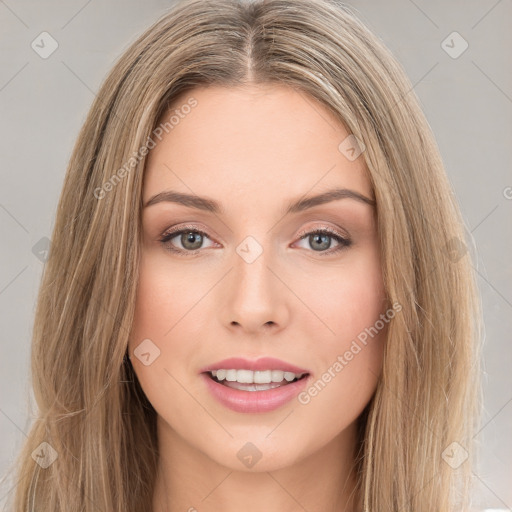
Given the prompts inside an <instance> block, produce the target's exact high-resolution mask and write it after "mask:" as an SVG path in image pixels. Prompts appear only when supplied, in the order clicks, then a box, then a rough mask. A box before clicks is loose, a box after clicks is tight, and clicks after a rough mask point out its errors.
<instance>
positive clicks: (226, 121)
mask: <svg viewBox="0 0 512 512" xmlns="http://www.w3.org/2000/svg"><path fill="white" fill-rule="evenodd" d="M191 96H192V97H194V98H195V99H196V100H197V102H198V104H197V106H196V107H195V108H194V109H192V110H191V112H190V114H188V115H187V116H184V118H183V119H180V122H179V124H177V125H176V126H175V127H174V128H173V129H172V130H170V131H169V132H168V133H167V134H165V132H164V136H163V137H162V140H161V141H160V142H158V143H157V145H156V147H154V149H152V150H151V151H150V153H149V157H148V158H149V159H148V162H147V168H146V174H145V181H144V189H143V203H144V204H146V202H147V201H148V200H149V199H150V198H151V197H153V196H154V195H156V194H158V193H160V192H162V191H165V190H173V191H178V192H183V193H189V194H195V195H198V196H202V197H204V196H206V197H208V198H211V199H214V200H216V201H218V202H219V203H221V204H222V206H223V208H224V212H223V213H222V214H213V213H211V212H206V211H202V210H198V209H194V208H191V207H187V206H184V205H180V204H176V203H171V202H159V203H156V204H153V205H150V206H148V207H146V208H144V210H143V215H142V229H143V247H142V259H141V264H140V281H139V283H138V292H137V302H136V312H135V319H134V324H133V330H132V333H131V336H130V341H129V353H130V358H131V361H132V365H133V367H134V370H135V372H136V375H137V377H138V379H139V381H140V384H141V386H142V389H143V390H144V392H145V394H146V395H147V397H148V399H149V401H150V402H151V403H152V405H153V407H154V408H155V410H156V411H157V414H158V419H157V424H158V438H159V449H160V454H161V456H160V460H159V470H158V476H157V479H156V482H155V491H154V499H153V504H152V505H153V511H154V512H164V511H165V512H175V511H176V512H177V511H187V510H190V511H192V510H198V511H199V512H203V511H204V512H209V511H212V512H213V511H218V510H223V511H225V512H230V511H240V510H245V511H249V512H252V511H254V512H256V511H257V512H261V511H262V510H265V511H267V512H272V511H279V512H283V511H295V510H303V508H304V509H305V510H308V511H345V512H349V511H355V510H356V505H355V503H354V501H353V499H352V498H353V490H354V485H355V477H354V473H353V466H354V460H353V458H354V449H355V442H356V420H357V418H358V417H359V415H360V414H361V412H362V411H363V409H364V407H365V406H366V405H367V404H368V402H369V401H370V399H371V397H372V395H373V394H374V392H375V389H376V384H377V379H378V376H379V374H380V372H381V369H382V358H383V349H384V344H385V334H386V328H384V329H382V330H381V331H380V332H379V334H378V335H376V336H374V337H373V338H371V339H370V341H369V342H368V344H367V345H366V346H364V348H362V350H361V351H360V352H358V353H357V355H355V356H354V357H353V359H352V360H351V361H349V362H348V363H347V365H346V366H345V367H344V368H343V370H342V371H339V372H338V373H335V377H334V378H332V379H331V381H330V382H329V383H328V384H327V385H326V386H325V387H324V388H323V389H322V390H321V391H320V392H319V393H318V394H317V396H315V397H313V398H312V399H311V401H310V402H309V403H307V404H301V403H299V401H298V400H297V399H293V400H292V401H290V402H288V403H287V404H285V405H283V406H281V407H280V408H278V409H276V410H274V411H271V412H265V413H251V414H247V413H240V412H235V411H232V410H230V409H228V408H226V407H225V406H223V405H222V404H220V403H219V402H217V401H216V399H215V398H214V397H213V396H211V394H210V393H209V391H208V389H207V387H206V386H205V383H204V382H203V379H202V378H200V375H199V373H200V369H201V368H202V367H204V366H206V365H208V364H212V363H214V362H217V361H220V360H221V359H224V358H227V357H235V356H239V357H245V358H247V359H253V360H254V359H258V358H259V357H262V356H271V357H276V358H278V359H282V360H284V361H287V362H289V363H291V364H295V365H296V366H299V367H301V368H305V369H308V371H309V372H310V374H311V377H310V378H311V382H312V383H313V382H315V381H317V379H319V378H320V377H321V376H322V374H323V373H324V372H326V371H327V370H328V368H329V367H331V368H332V366H333V364H334V363H335V361H336V360H337V357H338V356H339V355H343V354H344V353H345V352H346V351H347V350H348V349H349V347H350V345H351V343H352V342H353V340H354V339H356V337H357V336H358V335H359V334H360V333H361V332H362V331H364V330H365V328H368V327H370V326H373V325H374V324H375V322H376V320H378V319H379V315H381V314H382V313H385V311H386V309H387V308H386V302H385V290H384V286H383V280H382V274H381V262H380V248H379V243H378V236H377V229H376V218H375V208H374V207H372V206H371V205H368V204H365V203H363V202H360V201H357V200H354V199H351V198H345V199H341V200H335V201H331V202H329V203H326V204H322V205H317V206H315V207H313V208H311V209H308V210H305V211H303V212H300V213H294V214H290V215H288V216H283V212H284V209H285V207H286V206H287V205H288V204H289V202H291V201H293V200H297V199H300V198H302V197H303V196H305V195H307V196H308V197H309V196H312V195H316V194H319V193H321V192H324V191H326V190H329V189H331V188H336V187H340V188H348V189H351V190H354V191H357V192H359V193H360V194H363V195H364V196H366V197H368V198H370V199H373V192H372V188H371V185H370V181H369V179H368V175H367V170H366V167H365V163H364V160H363V156H360V157H358V158H357V159H355V160H354V161H350V160H349V159H347V158H346V156H345V155H344V154H343V153H342V152H341V151H340V150H339V149H338V145H339V144H340V142H341V141H343V140H344V139H345V138H346V137H347V136H348V135H349V132H347V130H346V129H345V127H344V126H343V125H342V124H341V123H340V122H339V121H337V120H336V118H335V117H334V116H333V115H332V114H330V113H329V111H328V110H326V108H325V107H324V106H323V105H321V104H320V103H318V102H317V101H316V100H314V99H313V98H311V97H309V96H307V95H305V94H303V93H299V92H296V91H294V90H293V89H290V88H288V87H286V86H282V85H274V84H272V85H265V86H261V85H259V86H256V85H251V86H245V87H237V88H222V87H210V88H196V89H195V90H194V91H192V92H188V93H187V94H186V95H183V96H182V97H180V98H178V99H177V100H176V101H175V103H174V105H173V108H179V107H180V105H183V104H185V103H186V101H187V99H188V98H190V97H191ZM184 224H187V225H188V224H192V225H193V226H194V227H195V226H197V228H198V229H201V230H204V231H206V232H207V233H208V235H207V236H205V237H203V238H202V241H203V243H202V245H201V244H200V243H199V247H200V248H199V250H198V253H197V254H196V255H194V256H187V255H186V254H184V255H180V254H177V253H173V252H171V251H170V250H169V249H168V247H169V246H174V247H175V248H176V249H182V250H183V251H187V248H188V250H189V251H190V250H191V249H193V248H194V243H193V242H194V241H193V240H192V242H190V243H189V244H188V245H187V239H186V237H183V238H182V237H181V236H180V235H176V236H175V237H174V238H173V239H172V241H170V242H167V244H166V245H164V244H163V243H162V242H161V241H160V239H161V238H162V236H163V235H164V234H165V233H166V231H168V230H169V228H170V227H173V226H176V227H178V226H181V225H184ZM326 227H327V228H328V227H330V228H333V229H334V230H336V231H337V232H338V233H339V234H340V235H341V236H344V237H345V238H347V237H348V238H349V239H350V240H351V241H352V244H351V245H350V246H349V247H344V248H343V249H342V250H341V251H339V252H335V253H331V254H329V255H328V254H326V253H327V252H328V251H329V250H332V249H333V248H335V247H337V246H338V244H339V242H337V241H336V240H335V239H334V238H329V237H327V239H324V241H322V240H320V241H319V242H318V243H317V244H316V245H315V240H314V237H308V236H305V237H303V238H302V239H301V233H300V231H301V230H305V231H306V232H310V231H312V230H314V229H319V228H320V229H321V228H326ZM249 235H250V236H252V237H254V238H255V239H256V240H257V241H258V243H259V244H260V246H261V248H262V250H263V252H262V254H261V255H260V256H259V257H258V258H257V259H256V260H255V261H254V262H252V263H250V264H249V263H247V261H245V260H244V259H243V258H242V257H240V256H239V255H238V253H237V252H236V248H237V246H238V245H239V244H240V243H241V242H242V241H243V240H244V239H245V238H246V237H247V236H249ZM302 236H303V235H302ZM183 239H185V245H183V244H182V242H183ZM198 239H199V242H200V241H201V236H198ZM329 241H330V246H329ZM322 243H323V244H324V245H322ZM318 244H320V247H323V249H320V250H318V249H317V250H315V247H316V248H318V247H319V245H318ZM269 322H271V323H269ZM148 338H149V339H150V340H151V342H152V344H153V345H152V346H154V347H158V350H160V355H159V356H158V357H157V358H156V359H154V360H153V361H152V362H151V364H149V365H147V366H146V365H144V364H143V363H142V362H141V361H140V360H139V358H138V357H136V356H134V350H135V349H136V348H137V346H138V345H139V344H140V343H141V342H142V340H144V339H148ZM151 350H152V351H154V350H155V349H151ZM331 371H332V370H331ZM247 442H251V443H253V444H254V445H255V446H256V447H257V448H258V450H259V451H260V452H261V454H262V457H261V459H260V460H259V461H258V462H257V463H256V464H255V465H254V466H252V467H251V468H248V467H246V466H245V465H244V464H242V463H241V461H240V460H239V459H238V457H237V452H238V451H239V450H240V449H241V448H242V447H243V446H244V445H245V444H246V443H247Z"/></svg>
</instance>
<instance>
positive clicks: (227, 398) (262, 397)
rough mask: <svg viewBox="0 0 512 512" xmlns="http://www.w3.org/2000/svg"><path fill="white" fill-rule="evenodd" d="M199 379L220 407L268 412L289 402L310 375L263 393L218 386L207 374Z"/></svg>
mask: <svg viewBox="0 0 512 512" xmlns="http://www.w3.org/2000/svg"><path fill="white" fill-rule="evenodd" d="M201 377H202V378H203V379H204V380H205V381H206V385H207V386H208V389H209V391H210V393H211V394H212V395H213V396H214V398H216V399H217V400H218V401H219V402H220V403H221V404H222V405H224V406H226V407H227V408H228V409H231V410H232V411H236V412H248V413H251V412H269V411H273V410H275V409H278V408H279V407H281V406H282V405H284V404H286V403H288V402H290V401H291V400H292V399H293V398H294V397H296V396H297V395H298V394H299V393H300V391H301V390H302V389H303V388H304V387H305V386H306V382H307V380H308V379H309V377H310V375H307V376H305V377H303V378H302V379H300V380H297V381H295V382H292V383H290V384H285V385H284V386H280V387H278V388H273V389H266V390H264V391H242V390H240V389H233V388H230V387H228V386H224V384H219V383H218V382H216V381H215V380H213V379H212V378H211V377H209V375H208V374H207V373H202V374H201Z"/></svg>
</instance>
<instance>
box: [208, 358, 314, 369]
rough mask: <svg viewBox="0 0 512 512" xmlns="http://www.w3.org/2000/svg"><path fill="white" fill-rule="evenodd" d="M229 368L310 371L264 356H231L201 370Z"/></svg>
mask: <svg viewBox="0 0 512 512" xmlns="http://www.w3.org/2000/svg"><path fill="white" fill-rule="evenodd" d="M229 369H237V370H252V371H257V370H283V371H284V372H293V373H310V372H309V371H308V370H304V369H303V368H299V367H298V366H294V365H293V364H289V363H286V362H284V361H281V360H280V359H275V358H273V357H262V358H260V359H257V360H256V361H249V360H248V359H243V358H242V357H231V358H230V359H224V360H222V361H218V362H217V363H213V364H211V365H209V366H205V367H204V368H202V369H201V370H200V372H201V373H204V372H210V371H213V370H229Z"/></svg>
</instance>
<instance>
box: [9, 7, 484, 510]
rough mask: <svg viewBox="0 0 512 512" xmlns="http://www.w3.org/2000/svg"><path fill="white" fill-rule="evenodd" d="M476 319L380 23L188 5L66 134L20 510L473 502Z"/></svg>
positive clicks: (465, 260) (455, 238) (453, 219)
mask: <svg viewBox="0 0 512 512" xmlns="http://www.w3.org/2000/svg"><path fill="white" fill-rule="evenodd" d="M479 318H480V312H479V306H478V300H477V298H476V295H475V284H474V277H473V274H472V272H471V265H470V261H469V256H468V254H467V252H466V249H465V245H464V225H463V221H462V218H461V215H460V213H459V209H458V207H457V203H456V200H455V198H454V195H453V193H452V191H451V188H450V185H449V182H448V180H447V178H446V174H445V171H444V169H443V165H442V162H441V160H440V157H439V152H438V149H437V147H436V144H435V141H434V138H433V135H432V134H431V132H430V129H429V126H428V124H427V122H426V120H425V118H424V116H423V114H422V112H421V110H420V108H419V106H418V102H417V100H416V98H415V96H414V94H413V92H412V91H411V85H410V83H409V81H408V80H407V79H406V77H405V75H404V73H403V71H402V69H401V68H400V66H399V65H398V64H397V63H396V61H395V60H394V59H393V57H392V56H391V55H390V54H389V52H388V51H387V50H386V49H385V48H384V47H383V46H382V44H381V43H380V42H379V41H378V39H377V38H376V37H375V36H374V35H372V34H371V33H370V32H369V31H368V29H367V28H365V27H364V26H363V25H362V24H361V23H360V22H359V21H358V20H357V19H356V18H355V17H354V16H353V15H351V14H350V13H349V12H348V11H347V10H346V9H345V8H344V7H343V6H342V5H338V4H337V3H335V2H334V1H332V2H329V1H327V0H313V1H311V0H293V1H292V0H270V1H256V2H253V3H248V2H241V1H235V0H219V1H215V2H204V1H202V0H191V1H190V0H189V1H184V2H181V3H179V4H177V5H176V6H175V7H173V9H172V10H170V11H169V12H168V13H167V14H166V15H165V16H163V17H162V18H161V19H160V20H159V21H158V22H156V23H155V24H154V25H153V26H152V27H150V28H149V29H148V30H147V31H146V32H145V33H144V34H143V35H142V36H141V37H140V38H139V39H138V40H137V41H136V42H135V43H134V44H133V45H132V46H131V47H130V48H129V49H128V50H127V51H126V52H125V54H124V55H123V56H122V57H121V59H120V60H119V62H117V63H116V65H115V66H114V68H113V70H112V72H111V73H110V74H109V76H108V77H107V79H106V81H105V83H104V84H103V86H102V88H101V90H100V91H99V93H98V95H97V98H96V100H95V102H94V104H93V105H92V108H91V111H90V113H89V116H88V117H87V120H86V122H85V124H84V126H83V128H82V131H81V133H80V135H79V137H78V141H77V143H76V146H75V148H74V151H73V155H72V157H71V161H70V164H69V168H68V172H67V175H66V179H65V183H64V187H63V191H62V196H61V200H60V203H59V209H58V213H57V218H56V222H55V228H54V233H53V237H52V247H51V251H50V256H49V260H48V262H47V264H46V267H45V272H44V276H43V281H42V284H41V290H40V295H39V301H38V307H37V312H36V321H35V326H34V337H33V351H32V372H33V386H34V394H35V398H36V401H37V404H38V407H39V411H38V418H37V421H36V422H35V423H34V425H33V426H32V430H31V432H30V435H29V437H28V440H27V442H26V445H25V447H24V449H23V452H22V453H21V454H20V459H19V466H20V467H19V472H18V483H17V489H16V498H15V500H16V501H15V511H20V512H21V511H22V510H23V511H25V510H34V509H35V508H36V507H37V510H38V511H39V512H44V511H48V512H49V511H55V510H64V509H65V510H66V511H75V510H76V511H78V510H87V511H89V510H91V511H92V510H109V511H111V510H116V511H123V512H124V511H152V512H163V511H169V512H174V511H178V510H199V511H203V510H204V511H210V510H212V511H213V510H225V511H230V510H234V509H235V508H236V509H238V510H239V509H240V508H243V509H244V510H267V511H273V510H310V511H313V510H333V511H334V510H336V511H345V512H349V511H350V512H352V511H363V510H364V511H372V512H373V511H379V512H380V511H388V510H389V511H396V512H398V511H403V510H413V511H414V512H424V511H425V512H426V511H431V510H438V511H454V510H467V507H468V505H469V482H470V475H471V467H472V464H473V460H474V458H475V455H474V449H473V446H472V444H471V443H472V438H473V435H474V433H475V431H476V426H477V424H478V413H479V410H480V402H481V399H480V385H479V368H478V363H479V359H478V349H479V345H478V343H479Z"/></svg>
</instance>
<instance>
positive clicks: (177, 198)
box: [144, 188, 376, 215]
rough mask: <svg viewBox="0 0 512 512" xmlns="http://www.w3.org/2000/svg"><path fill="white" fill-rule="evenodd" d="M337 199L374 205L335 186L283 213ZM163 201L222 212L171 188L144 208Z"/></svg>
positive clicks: (210, 202)
mask: <svg viewBox="0 0 512 512" xmlns="http://www.w3.org/2000/svg"><path fill="white" fill-rule="evenodd" d="M339 199H354V200H356V201H359V202H362V203H364V204H368V205H370V206H375V204H376V203H375V200H374V199H370V198H368V197H366V196H364V195H363V194H360V193H359V192H356V191H355V190H350V189H347V188H335V189H332V190H328V191H326V192H323V193H321V194H318V195H316V196H312V197H306V198H301V199H299V200H297V201H294V202H292V203H290V204H289V205H288V207H287V208H286V210H285V215H288V214H290V213H298V212H301V211H304V210H307V209H309V208H313V207H314V206H318V205H321V204H325V203H330V202H331V201H337V200H339ZM164 201H165V202H170V203H177V204H182V205H184V206H188V207H189V208H196V209H198V210H204V211H207V212H211V213H214V214H221V213H224V209H223V208H222V206H221V205H220V204H219V203H218V202H217V201H214V200H213V199H209V198H207V197H199V196H197V195H192V194H185V193H182V192H175V191H172V190H166V191H164V192H160V193H159V194H156V195H154V196H153V197H151V198H150V199H149V200H148V201H147V202H146V204H145V205H144V208H147V207H148V206H151V205H154V204H157V203H161V202H164Z"/></svg>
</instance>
